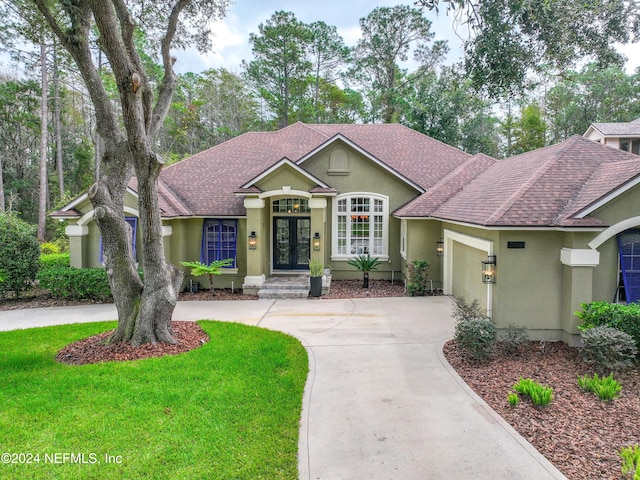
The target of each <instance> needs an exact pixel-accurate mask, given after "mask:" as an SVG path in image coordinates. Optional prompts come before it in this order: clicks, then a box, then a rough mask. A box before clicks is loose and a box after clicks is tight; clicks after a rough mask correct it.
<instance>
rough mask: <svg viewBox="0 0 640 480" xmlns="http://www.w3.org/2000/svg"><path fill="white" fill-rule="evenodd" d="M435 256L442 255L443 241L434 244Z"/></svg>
mask: <svg viewBox="0 0 640 480" xmlns="http://www.w3.org/2000/svg"><path fill="white" fill-rule="evenodd" d="M436 255H437V256H439V257H441V256H442V255H444V241H443V240H442V239H440V240H439V241H437V242H436Z"/></svg>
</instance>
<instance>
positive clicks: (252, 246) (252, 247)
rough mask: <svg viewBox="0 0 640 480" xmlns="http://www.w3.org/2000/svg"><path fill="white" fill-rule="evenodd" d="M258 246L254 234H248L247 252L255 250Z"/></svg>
mask: <svg viewBox="0 0 640 480" xmlns="http://www.w3.org/2000/svg"><path fill="white" fill-rule="evenodd" d="M257 246H258V237H256V232H251V233H250V234H249V250H255V249H256V247H257Z"/></svg>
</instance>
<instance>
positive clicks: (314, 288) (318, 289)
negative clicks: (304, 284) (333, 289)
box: [309, 277, 322, 297]
mask: <svg viewBox="0 0 640 480" xmlns="http://www.w3.org/2000/svg"><path fill="white" fill-rule="evenodd" d="M309 282H310V284H311V289H310V290H309V295H310V296H312V297H319V296H320V295H322V277H309Z"/></svg>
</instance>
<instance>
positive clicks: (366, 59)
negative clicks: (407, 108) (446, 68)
mask: <svg viewBox="0 0 640 480" xmlns="http://www.w3.org/2000/svg"><path fill="white" fill-rule="evenodd" d="M360 28H361V30H362V38H361V39H360V40H359V41H358V44H357V45H356V47H355V50H354V60H355V64H356V65H355V72H356V74H357V75H358V77H359V79H360V80H361V81H363V82H364V83H365V84H366V89H367V91H368V97H369V101H370V103H371V105H372V112H373V114H372V119H373V120H376V119H380V120H381V121H383V122H385V123H389V122H395V121H397V120H398V111H399V108H398V104H399V102H400V101H401V99H402V98H403V96H404V94H405V91H404V90H405V88H406V87H407V86H408V85H409V84H410V83H411V82H414V81H416V80H417V79H418V78H420V76H421V75H422V74H424V73H425V72H427V71H429V70H430V69H431V68H432V67H433V66H434V65H436V64H437V63H439V62H440V61H441V60H442V58H444V55H445V54H446V52H447V46H446V42H443V41H437V42H434V44H433V46H431V47H429V46H428V43H429V42H431V41H432V40H433V38H434V36H435V35H434V34H433V33H432V32H431V22H430V21H429V20H427V19H426V18H425V17H423V16H422V13H421V12H420V10H418V9H415V8H411V7H409V6H407V5H398V6H396V7H391V8H390V7H379V8H376V9H374V10H373V11H372V12H371V13H370V14H369V15H367V17H365V18H361V19H360ZM411 47H415V48H414V58H415V60H417V61H418V62H419V63H420V65H421V66H420V68H419V69H418V71H417V72H414V74H413V75H412V76H410V77H407V76H406V72H404V71H403V70H402V69H401V68H400V66H399V65H398V63H399V62H404V61H406V60H408V58H409V51H410V49H411Z"/></svg>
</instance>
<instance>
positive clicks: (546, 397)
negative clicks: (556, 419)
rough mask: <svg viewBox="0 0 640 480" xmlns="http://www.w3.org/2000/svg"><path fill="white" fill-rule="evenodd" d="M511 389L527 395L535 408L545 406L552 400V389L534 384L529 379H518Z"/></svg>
mask: <svg viewBox="0 0 640 480" xmlns="http://www.w3.org/2000/svg"><path fill="white" fill-rule="evenodd" d="M513 389H514V390H515V391H516V392H518V393H521V394H522V395H527V396H528V397H529V398H531V401H532V402H533V404H534V405H535V406H542V407H544V406H546V405H549V403H551V400H553V388H551V387H548V386H546V385H541V384H540V383H538V382H534V381H533V380H532V379H530V378H522V377H520V381H519V382H518V383H516V384H515V385H514V386H513Z"/></svg>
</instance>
